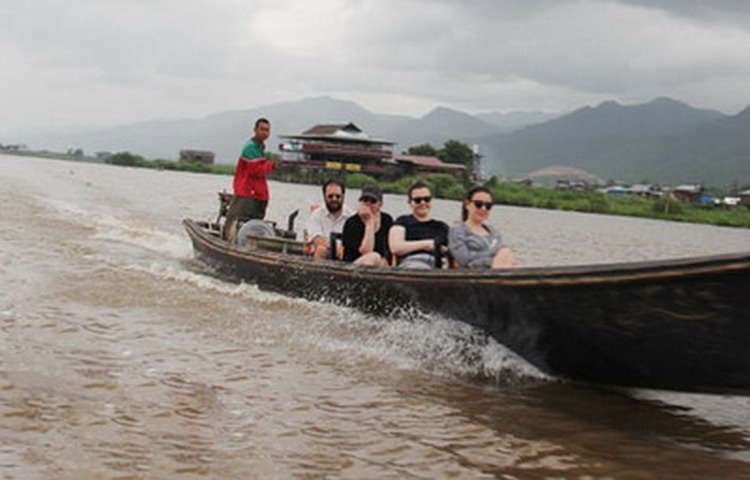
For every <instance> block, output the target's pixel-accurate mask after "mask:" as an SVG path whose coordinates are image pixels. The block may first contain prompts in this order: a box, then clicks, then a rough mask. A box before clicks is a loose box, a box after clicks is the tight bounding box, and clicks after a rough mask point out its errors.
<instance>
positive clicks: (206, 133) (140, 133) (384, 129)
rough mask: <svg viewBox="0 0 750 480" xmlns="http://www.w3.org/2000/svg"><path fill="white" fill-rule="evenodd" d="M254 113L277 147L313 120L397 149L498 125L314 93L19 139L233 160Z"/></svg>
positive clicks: (58, 146) (444, 111) (61, 146)
mask: <svg viewBox="0 0 750 480" xmlns="http://www.w3.org/2000/svg"><path fill="white" fill-rule="evenodd" d="M259 117H267V118H268V119H270V120H271V124H272V125H271V127H272V128H271V133H272V135H271V138H270V140H269V142H268V144H269V147H270V148H271V149H272V150H276V149H278V144H279V139H278V135H281V134H295V133H301V132H302V131H304V130H306V129H308V128H310V127H311V126H313V125H315V124H319V123H348V122H354V123H355V124H356V125H357V126H359V127H360V128H362V129H363V130H364V131H365V132H367V133H368V134H370V136H372V137H377V138H385V139H388V140H392V141H395V142H397V143H398V145H397V146H396V149H397V150H398V151H402V150H406V149H407V148H409V147H410V146H413V145H417V144H422V143H432V144H433V145H435V146H440V145H442V143H443V142H445V141H446V140H449V139H458V140H466V139H468V138H470V137H476V136H482V135H488V134H490V133H493V132H498V131H499V129H498V128H496V127H495V126H493V125H492V124H490V123H487V122H485V121H483V120H479V119H478V118H476V117H473V116H471V115H469V114H466V113H463V112H459V111H456V110H451V109H448V108H442V107H439V108H436V109H434V110H433V111H432V112H430V113H428V114H427V115H425V116H424V117H421V118H414V117H408V116H402V115H383V114H376V113H373V112H370V111H369V110H367V109H365V108H363V107H361V106H359V105H357V104H356V103H354V102H350V101H346V100H337V99H333V98H330V97H317V98H309V99H304V100H299V101H294V102H283V103H276V104H272V105H266V106H263V107H259V108H253V109H248V110H237V111H228V112H221V113H216V114H213V115H209V116H207V117H204V118H200V119H193V120H165V121H149V122H139V123H134V124H132V125H125V126H118V127H112V128H106V129H101V130H96V131H90V132H83V133H76V134H71V133H66V134H59V135H44V136H40V137H39V138H33V137H32V138H26V139H24V141H25V142H26V143H27V144H29V145H30V146H32V147H33V148H47V149H52V150H63V151H64V150H67V149H68V148H69V147H80V148H83V149H84V150H85V151H86V152H95V151H123V150H129V151H131V152H134V153H138V154H141V155H145V156H147V157H151V158H166V159H174V158H176V157H177V156H178V152H179V150H180V149H182V148H197V149H206V150H211V151H213V152H215V153H216V158H217V161H218V162H221V163H233V162H234V161H235V160H236V158H237V154H238V153H239V150H240V149H241V147H242V143H243V142H244V140H246V139H247V138H248V137H249V136H250V135H251V134H252V131H251V130H252V124H253V122H254V121H255V119H257V118H259Z"/></svg>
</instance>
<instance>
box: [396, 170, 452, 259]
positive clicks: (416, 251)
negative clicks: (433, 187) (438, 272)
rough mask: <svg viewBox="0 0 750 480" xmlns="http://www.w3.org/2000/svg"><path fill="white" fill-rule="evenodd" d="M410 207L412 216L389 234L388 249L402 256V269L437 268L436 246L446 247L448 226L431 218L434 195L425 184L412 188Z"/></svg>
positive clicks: (401, 217)
mask: <svg viewBox="0 0 750 480" xmlns="http://www.w3.org/2000/svg"><path fill="white" fill-rule="evenodd" d="M408 203H409V206H410V207H411V211H412V214H411V215H402V216H400V217H398V219H396V222H395V223H394V224H393V226H392V227H391V233H389V234H388V245H389V246H390V247H391V251H392V252H393V253H394V254H395V255H397V256H398V258H399V262H398V266H399V267H401V268H421V269H426V268H435V253H436V250H435V247H436V243H437V244H438V245H445V242H446V241H447V239H448V225H447V224H446V223H445V222H441V221H440V220H434V219H433V218H432V217H430V209H431V208H432V193H431V192H430V188H429V187H428V186H427V185H425V184H424V183H422V182H417V183H415V184H414V185H412V186H411V187H410V188H409V192H408ZM438 266H439V267H441V266H442V265H438Z"/></svg>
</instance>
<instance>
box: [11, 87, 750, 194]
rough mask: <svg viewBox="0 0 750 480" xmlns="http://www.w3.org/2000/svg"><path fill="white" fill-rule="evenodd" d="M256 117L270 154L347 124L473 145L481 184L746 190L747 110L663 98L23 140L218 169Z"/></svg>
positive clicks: (269, 110)
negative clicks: (579, 176) (556, 170)
mask: <svg viewBox="0 0 750 480" xmlns="http://www.w3.org/2000/svg"><path fill="white" fill-rule="evenodd" d="M258 117H267V118H269V119H270V120H271V122H272V137H271V139H270V140H269V142H268V143H269V146H270V148H271V149H272V150H276V149H277V147H278V144H279V139H278V135H282V134H297V133H301V132H302V131H304V130H306V129H308V128H310V127H311V126H313V125H316V124H324V123H348V122H353V123H355V124H356V125H357V126H359V127H360V128H361V129H363V130H364V131H365V132H367V133H368V134H369V135H370V136H371V137H375V138H384V139H388V140H391V141H394V142H397V143H398V145H397V146H396V151H404V150H406V149H407V148H408V147H409V146H412V145H418V144H423V143H430V144H432V145H433V146H436V147H439V146H440V145H442V143H443V142H445V141H446V140H449V139H457V140H461V141H463V142H466V143H469V144H472V145H474V144H475V145H478V146H479V149H480V152H481V154H482V156H483V158H482V172H483V174H485V175H500V176H505V177H515V176H521V175H523V174H525V173H527V172H530V171H534V170H538V169H540V168H544V167H547V166H551V165H562V166H568V167H575V168H580V169H583V170H586V171H587V172H590V173H592V174H595V175H597V176H599V177H601V178H604V179H619V180H624V181H630V182H638V181H642V180H649V181H650V182H654V183H686V182H689V183H693V182H695V183H704V184H707V185H717V186H722V185H730V184H733V183H737V184H739V185H745V184H750V107H748V108H747V109H745V110H743V111H742V112H740V113H738V114H736V115H726V114H724V113H721V112H719V111H716V110H706V109H699V108H694V107H692V106H690V105H688V104H685V103H683V102H679V101H676V100H673V99H670V98H663V97H662V98H656V99H654V100H652V101H650V102H648V103H643V104H637V105H627V106H626V105H621V104H619V103H617V102H613V101H608V102H603V103H601V104H599V105H597V106H595V107H591V106H586V107H582V108H580V109H577V110H575V111H573V112H570V113H568V114H565V115H555V114H550V113H544V112H510V113H496V112H489V113H482V114H477V115H470V114H468V113H464V112H460V111H457V110H452V109H449V108H445V107H437V108H435V109H434V110H432V111H431V112H429V113H428V114H426V115H424V116H422V117H409V116H405V115H384V114H377V113H373V112H370V111H369V110H367V109H365V108H363V107H361V106H360V105H358V104H356V103H354V102H351V101H345V100H338V99H333V98H330V97H317V98H309V99H304V100H299V101H292V102H283V103H276V104H271V105H267V106H264V107H260V108H253V109H247V110H237V111H227V112H221V113H216V114H213V115H209V116H206V117H204V118H200V119H184V120H166V121H149V122H139V123H134V124H132V125H126V126H120V127H112V128H105V129H100V130H96V131H89V132H81V133H76V134H58V135H45V136H44V137H40V138H33V137H31V138H26V139H23V140H24V142H25V143H27V144H28V145H30V146H31V147H33V148H46V149H51V150H66V149H68V148H70V147H76V148H79V147H80V148H83V149H84V150H85V151H86V152H89V153H90V152H94V151H124V150H127V151H130V152H133V153H138V154H141V155H145V156H147V157H151V158H176V157H177V155H178V152H179V150H180V149H182V148H198V149H206V150H212V151H214V152H215V153H216V157H217V161H218V162H220V163H234V161H235V160H236V158H237V153H238V151H239V149H240V148H241V145H242V143H243V141H244V140H245V139H247V138H248V137H249V136H250V135H251V130H252V123H253V122H254V121H255V119H256V118H258Z"/></svg>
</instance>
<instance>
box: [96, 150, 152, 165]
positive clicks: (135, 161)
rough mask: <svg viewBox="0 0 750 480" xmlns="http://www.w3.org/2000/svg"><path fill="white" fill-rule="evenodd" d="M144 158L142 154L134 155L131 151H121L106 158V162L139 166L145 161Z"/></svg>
mask: <svg viewBox="0 0 750 480" xmlns="http://www.w3.org/2000/svg"><path fill="white" fill-rule="evenodd" d="M144 160H145V159H144V158H143V157H141V156H140V155H133V154H132V153H130V152H119V153H115V154H114V155H111V156H110V157H109V158H107V159H106V160H105V162H107V163H111V164H113V165H127V166H137V165H143V164H144V163H145V161H144Z"/></svg>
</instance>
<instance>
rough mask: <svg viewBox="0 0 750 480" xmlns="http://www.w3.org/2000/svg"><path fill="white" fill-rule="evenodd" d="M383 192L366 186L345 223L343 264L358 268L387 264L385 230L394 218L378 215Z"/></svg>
mask: <svg viewBox="0 0 750 480" xmlns="http://www.w3.org/2000/svg"><path fill="white" fill-rule="evenodd" d="M382 206H383V191H382V190H381V189H380V187H378V186H377V185H365V186H363V187H362V194H361V195H360V197H359V204H358V205H357V214H356V215H352V216H351V217H349V219H348V220H347V221H346V223H345V224H344V231H343V232H342V237H343V242H344V261H347V262H354V263H356V264H358V265H372V266H383V265H388V263H389V259H390V256H391V252H390V249H389V248H388V230H389V229H390V228H391V225H392V224H393V218H392V217H391V216H390V215H388V214H387V213H385V212H381V211H380V208H381V207H382Z"/></svg>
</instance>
